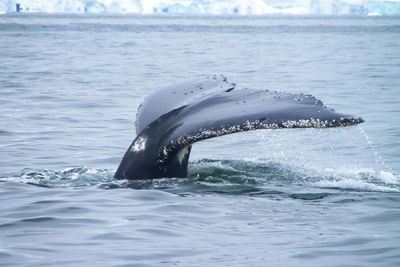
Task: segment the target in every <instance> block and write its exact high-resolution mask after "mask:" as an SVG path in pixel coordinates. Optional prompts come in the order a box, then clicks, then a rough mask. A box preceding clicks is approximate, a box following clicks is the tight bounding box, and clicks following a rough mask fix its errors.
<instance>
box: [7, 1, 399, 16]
mask: <svg viewBox="0 0 400 267" xmlns="http://www.w3.org/2000/svg"><path fill="white" fill-rule="evenodd" d="M17 4H20V6H21V8H22V10H21V12H44V13H117V14H118V13H122V14H127V13H128V14H129V13H131V14H198V15H201V14H205V15H235V14H238V15H267V14H291V15H296V14H300V15H399V14H400V0H2V1H1V2H0V14H1V13H8V12H16V5H17Z"/></svg>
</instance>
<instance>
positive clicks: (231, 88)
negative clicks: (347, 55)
mask: <svg viewBox="0 0 400 267" xmlns="http://www.w3.org/2000/svg"><path fill="white" fill-rule="evenodd" d="M362 122H363V119H362V118H360V117H354V116H351V115H347V114H341V113H337V112H335V111H334V110H333V109H329V108H327V107H326V106H324V105H323V103H322V102H321V101H320V100H318V99H316V98H315V97H313V96H311V95H304V94H290V93H280V92H270V91H268V90H264V91H260V90H250V89H247V88H243V89H238V88H237V86H236V84H234V83H230V82H228V80H227V79H226V78H225V77H224V76H215V75H214V76H210V77H206V78H202V79H198V80H193V81H189V82H184V83H180V84H175V85H172V86H169V87H166V88H164V89H161V90H159V91H157V92H155V93H153V94H152V95H150V96H148V97H146V98H145V100H144V101H143V103H142V104H141V106H140V107H139V109H138V112H137V114H136V122H135V125H136V133H137V137H136V138H135V140H134V141H133V142H132V144H131V145H130V147H129V148H128V150H127V152H126V153H125V155H124V157H123V159H122V161H121V163H120V165H119V167H118V169H117V171H116V173H115V178H118V179H153V178H162V177H186V175H187V166H188V161H189V155H190V150H191V146H192V144H193V143H195V142H198V141H201V140H205V139H209V138H213V137H217V136H222V135H226V134H232V133H237V132H243V131H249V130H256V129H279V128H328V127H341V126H351V125H356V124H358V123H362Z"/></svg>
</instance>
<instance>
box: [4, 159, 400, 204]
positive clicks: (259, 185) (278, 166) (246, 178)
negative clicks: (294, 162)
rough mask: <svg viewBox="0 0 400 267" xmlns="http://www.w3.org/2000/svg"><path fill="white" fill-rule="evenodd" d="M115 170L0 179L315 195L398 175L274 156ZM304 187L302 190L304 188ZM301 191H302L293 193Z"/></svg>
mask: <svg viewBox="0 0 400 267" xmlns="http://www.w3.org/2000/svg"><path fill="white" fill-rule="evenodd" d="M113 174H114V170H107V169H93V168H86V167H80V168H68V169H64V170H59V171H54V170H36V171H32V170H23V171H22V172H21V173H19V174H14V175H7V176H5V177H2V178H0V182H16V183H23V184H28V185H35V186H41V187H50V188H59V187H67V188H74V189H77V188H86V187H96V188H102V189H116V188H132V189H138V190H139V189H140V190H142V189H146V190H154V189H155V190H164V191H167V192H170V193H174V194H179V195H185V194H189V195H190V194H198V193H200V194H209V193H213V194H230V195H257V196H275V197H276V196H279V197H290V198H296V199H297V198H300V199H307V200H308V199H319V198H324V197H326V196H329V195H332V194H333V195H334V194H337V191H343V190H344V191H356V192H400V177H399V176H397V175H395V174H393V173H391V172H388V171H382V170H381V171H376V170H373V169H366V168H361V169H352V170H347V171H338V170H334V169H324V170H318V171H315V170H311V169H307V168H304V167H303V168H299V167H296V166H291V165H285V164H282V163H279V162H254V161H244V160H220V159H218V160H217V159H215V160H211V159H203V160H199V161H196V162H191V163H190V166H189V175H188V178H165V179H154V180H136V181H128V180H114V179H113ZM304 190H306V193H304ZM298 191H301V193H298Z"/></svg>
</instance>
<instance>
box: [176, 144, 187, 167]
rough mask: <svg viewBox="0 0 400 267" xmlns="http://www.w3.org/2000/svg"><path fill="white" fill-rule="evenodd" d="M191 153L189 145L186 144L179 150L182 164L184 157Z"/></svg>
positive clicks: (179, 159) (179, 158)
mask: <svg viewBox="0 0 400 267" xmlns="http://www.w3.org/2000/svg"><path fill="white" fill-rule="evenodd" d="M188 153H189V150H188V146H185V147H184V148H182V149H181V150H180V151H179V152H178V155H177V157H178V161H179V163H180V164H182V162H183V159H184V158H185V157H186V155H187V154H188Z"/></svg>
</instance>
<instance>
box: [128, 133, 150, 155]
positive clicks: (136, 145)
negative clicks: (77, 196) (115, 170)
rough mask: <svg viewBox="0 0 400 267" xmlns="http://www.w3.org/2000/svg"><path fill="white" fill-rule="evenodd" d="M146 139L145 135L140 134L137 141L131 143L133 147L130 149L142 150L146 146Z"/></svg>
mask: <svg viewBox="0 0 400 267" xmlns="http://www.w3.org/2000/svg"><path fill="white" fill-rule="evenodd" d="M146 141H147V139H146V138H144V137H143V136H140V137H139V138H138V139H136V141H135V142H134V143H133V144H132V145H131V148H130V149H129V151H131V152H138V151H142V150H144V149H145V148H146Z"/></svg>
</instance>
